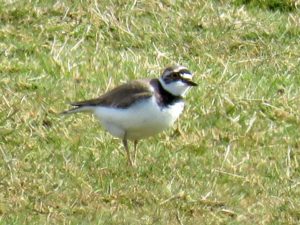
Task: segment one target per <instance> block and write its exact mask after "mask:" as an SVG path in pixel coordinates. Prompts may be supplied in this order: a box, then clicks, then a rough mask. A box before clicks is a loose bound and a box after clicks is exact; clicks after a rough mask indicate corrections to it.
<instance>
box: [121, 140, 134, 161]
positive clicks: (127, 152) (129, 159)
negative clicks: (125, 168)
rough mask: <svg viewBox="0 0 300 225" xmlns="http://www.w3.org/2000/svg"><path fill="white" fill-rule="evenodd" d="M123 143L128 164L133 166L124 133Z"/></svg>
mask: <svg viewBox="0 0 300 225" xmlns="http://www.w3.org/2000/svg"><path fill="white" fill-rule="evenodd" d="M123 145H124V148H125V150H126V154H127V160H128V165H129V166H133V162H132V159H131V156H130V152H129V148H128V142H127V139H126V134H125V135H124V138H123Z"/></svg>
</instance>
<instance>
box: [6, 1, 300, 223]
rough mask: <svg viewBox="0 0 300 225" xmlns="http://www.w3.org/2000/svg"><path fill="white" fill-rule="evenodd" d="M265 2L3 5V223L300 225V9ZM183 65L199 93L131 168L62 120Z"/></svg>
mask: <svg viewBox="0 0 300 225" xmlns="http://www.w3.org/2000/svg"><path fill="white" fill-rule="evenodd" d="M265 2H266V1H264V5H263V7H260V6H261V5H259V4H258V3H257V1H252V2H251V4H247V5H246V6H245V5H243V4H242V3H246V2H242V1H241V2H238V1H235V2H234V1H232V2H230V1H191V0H188V1H169V0H166V1H152V0H150V1H133V2H128V1H122V0H118V1H117V0H112V1H86V2H84V1H81V2H79V1H78V2H77V3H73V2H72V1H50V0H49V1H28V2H26V1H2V3H1V6H0V61H1V63H0V73H1V76H0V87H1V92H0V98H1V101H0V152H1V154H0V155H1V157H0V168H1V169H0V177H1V180H0V223H1V224H299V221H300V212H299V208H300V188H299V185H300V180H299V177H300V176H299V175H300V166H299V162H300V149H299V146H300V143H299V140H300V129H299V127H300V126H299V125H300V115H299V104H300V99H299V96H300V93H299V90H300V89H299V85H300V78H299V71H300V63H299V58H300V55H299V52H300V47H299V46H300V45H299V44H300V43H299V36H300V28H299V27H300V17H299V15H300V14H299V2H297V1H295V2H292V1H291V5H290V6H291V8H289V10H273V9H272V8H270V7H267V6H266V3H265ZM270 2H271V3H272V4H273V3H274V2H276V1H270ZM279 6H280V4H279ZM279 6H278V4H277V5H276V7H279ZM269 9H271V10H269ZM174 63H179V64H183V65H186V66H187V67H188V68H190V70H191V71H193V72H194V73H195V80H196V81H197V82H198V83H199V84H200V85H199V87H198V88H197V89H194V90H192V91H191V92H190V93H189V95H188V97H187V103H188V104H187V107H186V109H185V112H184V114H183V115H182V116H181V120H180V121H179V123H178V124H177V125H176V126H175V127H174V129H170V130H168V131H166V132H164V133H162V134H160V135H158V136H156V137H153V138H150V139H147V140H144V141H142V142H141V143H140V146H139V149H140V154H139V159H138V162H139V167H138V168H137V169H135V170H132V169H130V168H128V167H127V166H126V159H125V156H124V153H123V148H122V145H121V143H120V141H119V140H117V139H114V138H112V137H111V136H110V135H109V134H107V133H105V132H104V131H103V129H101V127H99V125H98V122H97V121H96V120H95V119H93V118H92V117H91V116H89V115H85V114H82V115H76V116H71V117H64V118H62V117H60V116H58V115H57V113H59V112H60V111H62V110H64V109H66V108H67V107H68V106H67V104H66V103H67V102H70V101H73V100H81V99H86V98H91V97H96V96H98V95H100V94H101V93H103V92H104V91H105V90H107V89H109V88H111V87H113V86H115V85H117V84H120V83H122V82H126V81H128V80H131V79H137V78H141V77H155V76H157V75H158V74H160V73H161V71H162V69H163V67H165V66H167V65H170V64H174ZM177 128H178V129H180V130H181V131H182V132H181V133H180V132H178V129H177Z"/></svg>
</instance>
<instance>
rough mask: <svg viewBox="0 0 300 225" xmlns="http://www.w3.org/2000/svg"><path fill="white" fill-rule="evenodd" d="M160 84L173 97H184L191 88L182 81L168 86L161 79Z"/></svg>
mask: <svg viewBox="0 0 300 225" xmlns="http://www.w3.org/2000/svg"><path fill="white" fill-rule="evenodd" d="M159 82H160V84H161V85H162V86H163V88H164V89H165V90H166V91H168V92H170V93H171V94H172V95H175V96H182V97H184V96H185V95H186V93H187V91H188V90H189V89H190V87H189V86H188V85H187V84H185V83H183V82H182V81H181V80H178V81H173V82H170V83H168V84H166V83H165V81H164V80H163V79H162V78H161V77H160V78H159Z"/></svg>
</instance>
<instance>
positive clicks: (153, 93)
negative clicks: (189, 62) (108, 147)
mask: <svg viewBox="0 0 300 225" xmlns="http://www.w3.org/2000/svg"><path fill="white" fill-rule="evenodd" d="M192 78H193V74H192V73H191V72H190V71H189V70H188V69H187V67H185V66H182V65H173V66H168V67H166V68H165V69H164V70H163V73H162V74H161V76H160V77H158V78H145V79H138V80H133V81H129V82H128V83H124V84H121V85H120V86H117V87H115V88H113V89H112V90H110V91H108V92H106V93H104V94H103V95H101V96H100V97H97V98H93V99H90V100H84V101H78V102H72V103H70V105H71V106H72V108H71V109H69V110H66V111H64V112H62V113H61V114H63V115H66V114H72V113H78V112H91V113H92V114H94V116H95V117H96V118H97V119H98V120H99V121H100V123H101V124H102V126H103V127H104V128H105V130H106V131H108V132H109V133H110V134H111V135H112V136H114V137H117V138H119V139H121V140H122V142H123V146H124V148H125V151H126V155H127V163H128V165H129V166H136V157H137V144H138V141H140V140H141V139H145V138H148V137H150V136H154V135H156V134H158V133H160V132H162V131H164V130H166V129H167V128H170V127H172V125H173V124H174V122H175V121H176V120H177V119H178V117H179V116H180V114H181V113H182V112H183V109H184V97H185V96H186V94H187V92H188V91H189V89H190V88H191V87H195V86H197V85H198V84H197V83H195V82H194V81H192ZM128 141H132V142H133V143H134V152H133V153H134V154H133V157H134V158H133V159H132V156H131V153H130V150H129V146H128Z"/></svg>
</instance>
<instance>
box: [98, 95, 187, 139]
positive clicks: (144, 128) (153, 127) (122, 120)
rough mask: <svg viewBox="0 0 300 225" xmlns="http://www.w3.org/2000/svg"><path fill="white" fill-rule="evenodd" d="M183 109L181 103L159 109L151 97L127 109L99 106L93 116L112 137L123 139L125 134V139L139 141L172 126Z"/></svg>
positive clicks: (182, 103)
mask: <svg viewBox="0 0 300 225" xmlns="http://www.w3.org/2000/svg"><path fill="white" fill-rule="evenodd" d="M183 108H184V102H183V101H182V102H178V103H175V104H174V105H170V106H169V107H167V108H161V107H160V106H158V105H157V103H156V101H155V99H154V97H152V98H149V99H146V100H144V101H142V102H138V103H136V104H134V105H133V106H131V107H129V108H127V109H120V108H118V109H117V108H108V107H100V106H99V107H96V108H95V110H94V114H95V115H96V117H97V118H98V119H99V120H100V121H101V123H102V124H103V126H104V127H105V129H106V130H107V131H108V132H109V133H111V134H112V135H113V136H116V137H119V138H124V135H125V133H126V137H127V139H130V140H139V139H142V138H146V137H149V136H152V135H155V134H157V133H159V132H161V131H163V130H165V129H167V128H169V127H170V126H172V125H173V124H174V122H175V120H176V119H177V118H178V117H179V115H180V114H181V112H182V110H183Z"/></svg>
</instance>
